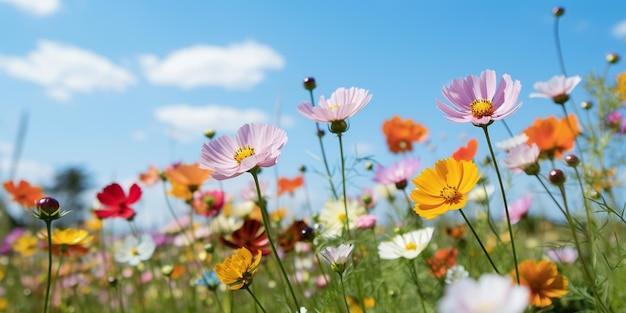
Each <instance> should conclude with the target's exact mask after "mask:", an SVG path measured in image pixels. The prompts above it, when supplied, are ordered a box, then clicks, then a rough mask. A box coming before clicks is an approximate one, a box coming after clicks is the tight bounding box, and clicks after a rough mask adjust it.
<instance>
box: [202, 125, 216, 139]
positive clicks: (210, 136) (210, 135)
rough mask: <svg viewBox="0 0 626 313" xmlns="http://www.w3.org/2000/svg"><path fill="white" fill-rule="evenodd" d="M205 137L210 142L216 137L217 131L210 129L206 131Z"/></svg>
mask: <svg viewBox="0 0 626 313" xmlns="http://www.w3.org/2000/svg"><path fill="white" fill-rule="evenodd" d="M204 137H207V138H208V139H209V140H211V139H213V137H215V129H212V128H209V129H207V130H205V131H204Z"/></svg>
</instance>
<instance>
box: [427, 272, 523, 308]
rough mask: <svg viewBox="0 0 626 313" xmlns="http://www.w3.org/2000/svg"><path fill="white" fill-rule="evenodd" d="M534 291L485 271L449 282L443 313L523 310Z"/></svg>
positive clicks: (441, 306) (505, 277)
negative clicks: (481, 274) (476, 279)
mask: <svg viewBox="0 0 626 313" xmlns="http://www.w3.org/2000/svg"><path fill="white" fill-rule="evenodd" d="M529 293H530V291H529V290H528V288H526V287H525V286H518V285H516V284H515V283H514V282H513V280H512V279H511V277H510V276H500V275H496V274H484V275H483V276H481V277H480V278H479V279H478V281H475V280H473V279H471V278H465V279H462V280H459V281H457V282H455V283H453V284H450V285H447V287H446V291H445V294H444V296H443V298H441V300H440V301H439V307H438V310H437V312H439V313H523V312H524V310H525V309H526V307H527V306H528V301H529Z"/></svg>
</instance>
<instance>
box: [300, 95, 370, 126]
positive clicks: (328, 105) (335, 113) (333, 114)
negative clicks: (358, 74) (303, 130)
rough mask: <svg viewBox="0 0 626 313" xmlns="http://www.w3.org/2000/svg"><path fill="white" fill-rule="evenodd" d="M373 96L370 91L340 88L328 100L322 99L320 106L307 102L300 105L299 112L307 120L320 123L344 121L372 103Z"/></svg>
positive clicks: (322, 97)
mask: <svg viewBox="0 0 626 313" xmlns="http://www.w3.org/2000/svg"><path fill="white" fill-rule="evenodd" d="M371 98H372V95H370V94H368V90H365V89H361V88H356V87H351V88H350V89H346V88H343V87H342V88H339V89H337V90H335V92H334V93H333V94H332V95H331V96H330V99H328V100H326V99H325V98H324V96H321V97H320V100H319V102H318V104H319V106H313V105H312V104H311V103H308V102H305V103H300V105H298V112H300V114H302V115H304V116H305V117H306V118H308V119H310V120H313V121H315V122H318V123H328V122H334V121H343V120H345V119H348V118H350V117H352V116H354V114H356V113H357V112H359V111H360V110H361V109H362V108H363V107H365V105H366V104H367V103H368V102H369V101H370V99H371Z"/></svg>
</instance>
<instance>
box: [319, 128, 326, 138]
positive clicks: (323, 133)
mask: <svg viewBox="0 0 626 313" xmlns="http://www.w3.org/2000/svg"><path fill="white" fill-rule="evenodd" d="M325 134H326V132H325V131H323V130H321V129H318V130H317V137H320V138H322V137H324V135H325Z"/></svg>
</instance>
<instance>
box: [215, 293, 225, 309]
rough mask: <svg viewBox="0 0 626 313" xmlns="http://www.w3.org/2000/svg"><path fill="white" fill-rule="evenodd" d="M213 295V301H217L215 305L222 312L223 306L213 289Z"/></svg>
mask: <svg viewBox="0 0 626 313" xmlns="http://www.w3.org/2000/svg"><path fill="white" fill-rule="evenodd" d="M213 295H214V296H215V302H217V306H218V307H219V308H220V312H224V307H223V306H222V302H221V301H220V297H219V295H218V294H217V292H215V291H213Z"/></svg>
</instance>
